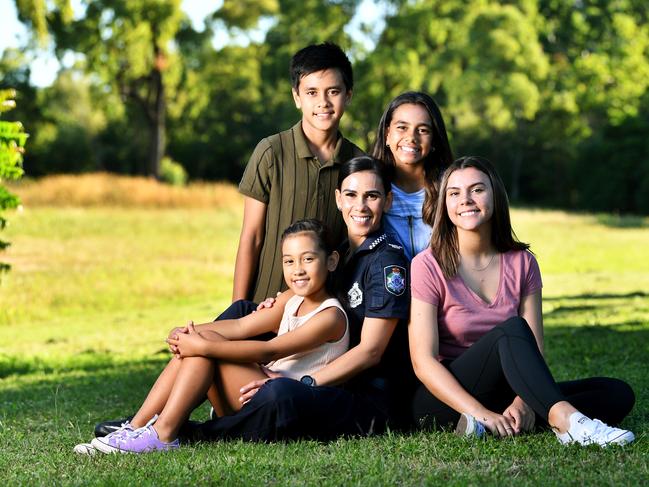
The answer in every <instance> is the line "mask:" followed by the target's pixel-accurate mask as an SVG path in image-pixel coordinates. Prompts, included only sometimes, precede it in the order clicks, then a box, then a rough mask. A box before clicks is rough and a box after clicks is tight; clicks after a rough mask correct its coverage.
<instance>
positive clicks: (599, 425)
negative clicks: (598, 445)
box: [582, 419, 617, 443]
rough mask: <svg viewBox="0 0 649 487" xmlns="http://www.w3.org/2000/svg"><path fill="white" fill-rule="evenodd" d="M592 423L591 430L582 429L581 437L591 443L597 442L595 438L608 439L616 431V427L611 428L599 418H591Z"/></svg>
mask: <svg viewBox="0 0 649 487" xmlns="http://www.w3.org/2000/svg"><path fill="white" fill-rule="evenodd" d="M592 424H593V428H592V430H590V431H589V430H584V431H583V432H582V437H583V439H584V440H588V441H590V442H593V443H594V442H597V438H604V439H605V440H608V439H609V438H610V437H611V435H613V434H615V433H616V432H617V428H613V427H611V426H609V425H607V424H606V423H604V422H602V421H600V420H599V419H593V420H592Z"/></svg>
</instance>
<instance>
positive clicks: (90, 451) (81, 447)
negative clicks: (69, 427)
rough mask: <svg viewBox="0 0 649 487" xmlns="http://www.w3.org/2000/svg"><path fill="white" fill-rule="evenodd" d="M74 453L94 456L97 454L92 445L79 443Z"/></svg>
mask: <svg viewBox="0 0 649 487" xmlns="http://www.w3.org/2000/svg"><path fill="white" fill-rule="evenodd" d="M72 451H74V453H78V454H79V455H91V456H92V455H94V454H96V453H97V450H95V448H94V447H93V446H92V445H91V444H90V443H79V444H78V445H76V446H75V447H74V448H73V449H72Z"/></svg>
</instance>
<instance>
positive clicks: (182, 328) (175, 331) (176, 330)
mask: <svg viewBox="0 0 649 487" xmlns="http://www.w3.org/2000/svg"><path fill="white" fill-rule="evenodd" d="M193 324H194V322H193V321H190V322H189V323H187V326H177V327H176V328H174V329H173V330H171V331H170V332H169V335H168V336H167V340H165V341H166V342H167V343H169V338H173V339H176V338H178V336H179V335H180V334H181V333H189V328H188V327H189V326H190V325H193ZM169 350H171V353H173V354H178V349H177V347H176V346H174V345H172V344H171V343H169Z"/></svg>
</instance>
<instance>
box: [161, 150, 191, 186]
mask: <svg viewBox="0 0 649 487" xmlns="http://www.w3.org/2000/svg"><path fill="white" fill-rule="evenodd" d="M160 180H161V181H164V182H165V183H167V184H171V185H172V186H185V184H186V183H187V171H185V168H184V167H183V166H182V165H180V164H179V163H178V162H176V161H174V160H173V159H171V158H170V157H163V158H162V162H161V163H160Z"/></svg>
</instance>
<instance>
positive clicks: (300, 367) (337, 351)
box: [267, 296, 349, 380]
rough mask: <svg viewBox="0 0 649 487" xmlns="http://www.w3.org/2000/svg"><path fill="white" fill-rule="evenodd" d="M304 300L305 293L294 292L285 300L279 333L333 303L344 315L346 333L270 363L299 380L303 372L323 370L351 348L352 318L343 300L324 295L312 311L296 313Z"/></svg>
mask: <svg viewBox="0 0 649 487" xmlns="http://www.w3.org/2000/svg"><path fill="white" fill-rule="evenodd" d="M303 301H304V298H303V297H302V296H293V297H292V298H290V299H289V300H288V301H287V302H286V306H285V308H284V314H283V315H282V322H281V323H280V325H279V330H278V331H277V335H278V336H279V335H283V334H284V333H288V332H289V331H292V330H295V329H296V328H298V327H300V326H302V325H303V324H305V323H306V322H307V321H308V320H309V319H310V318H311V317H313V316H315V315H316V314H317V313H318V312H320V311H322V310H323V309H327V308H331V307H336V308H338V309H340V310H341V311H342V312H343V314H344V315H345V333H344V334H343V336H342V338H340V339H339V340H337V341H335V342H326V343H323V344H322V345H320V346H318V347H316V348H314V349H311V350H306V351H304V352H299V353H295V354H293V355H289V356H288V357H283V358H280V359H277V360H275V361H273V362H269V363H268V364H267V367H268V368H269V369H270V370H273V371H275V372H281V373H282V374H283V375H284V376H286V377H290V378H291V379H298V380H299V379H300V378H301V377H302V376H303V375H310V374H313V373H314V372H316V371H317V370H320V369H321V368H322V367H324V366H325V365H327V364H328V363H329V362H332V361H333V360H335V359H336V358H338V357H340V356H341V355H342V354H343V353H345V352H346V351H347V349H348V348H349V320H348V319H347V313H345V310H344V309H343V307H342V305H341V304H340V302H339V301H338V300H337V299H335V298H329V299H325V300H324V301H323V302H322V303H321V304H320V306H318V307H317V308H316V309H314V310H313V311H311V312H310V313H307V314H305V315H304V316H295V313H296V312H297V310H298V308H299V307H300V305H301V304H302V302H303Z"/></svg>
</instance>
